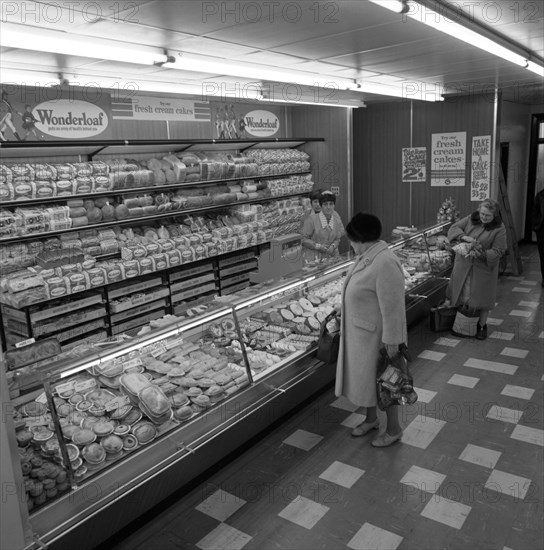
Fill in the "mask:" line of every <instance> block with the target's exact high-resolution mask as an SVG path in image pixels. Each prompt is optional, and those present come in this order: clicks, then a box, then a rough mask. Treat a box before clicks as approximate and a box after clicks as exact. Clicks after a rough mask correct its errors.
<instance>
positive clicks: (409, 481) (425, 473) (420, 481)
mask: <svg viewBox="0 0 544 550" xmlns="http://www.w3.org/2000/svg"><path fill="white" fill-rule="evenodd" d="M445 479H446V476H445V475H444V474H440V473H439V472H434V471H433V470H427V469H425V468H420V467H419V466H416V465H414V466H412V467H411V468H410V469H409V470H408V471H407V472H406V474H405V475H404V477H403V478H402V479H401V480H400V482H401V483H404V484H405V485H411V486H412V487H416V488H417V489H419V490H420V491H424V492H426V493H436V491H438V488H439V487H440V484H441V483H442V482H443V481H444V480H445Z"/></svg>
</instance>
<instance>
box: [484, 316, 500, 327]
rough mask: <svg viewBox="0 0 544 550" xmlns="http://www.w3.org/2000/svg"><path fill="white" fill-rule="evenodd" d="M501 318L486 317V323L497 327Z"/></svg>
mask: <svg viewBox="0 0 544 550" xmlns="http://www.w3.org/2000/svg"><path fill="white" fill-rule="evenodd" d="M502 323H503V319H497V318H496V317H488V318H487V324H488V325H494V326H496V327H498V326H499V325H502Z"/></svg>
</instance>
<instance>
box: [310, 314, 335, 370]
mask: <svg viewBox="0 0 544 550" xmlns="http://www.w3.org/2000/svg"><path fill="white" fill-rule="evenodd" d="M337 317H338V314H337V313H336V311H333V312H332V313H329V315H327V317H325V319H324V320H323V322H322V323H321V329H320V331H319V341H318V344H317V354H316V357H317V358H318V359H319V360H320V361H323V362H324V363H335V362H336V361H337V359H338V350H339V348H340V323H338V322H337V326H338V330H336V331H330V330H329V329H328V328H327V325H328V324H329V322H330V321H332V320H333V319H337Z"/></svg>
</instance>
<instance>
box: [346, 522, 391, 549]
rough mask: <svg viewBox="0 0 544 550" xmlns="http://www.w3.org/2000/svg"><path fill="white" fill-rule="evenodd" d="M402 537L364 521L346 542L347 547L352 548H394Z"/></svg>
mask: <svg viewBox="0 0 544 550" xmlns="http://www.w3.org/2000/svg"><path fill="white" fill-rule="evenodd" d="M401 542H402V537H401V536H400V535H397V534H396V533H391V531H386V530H385V529H382V528H381V527H376V526H375V525H372V524H370V523H365V524H364V525H363V526H362V527H361V528H360V529H359V531H357V533H355V535H354V536H353V538H352V539H351V540H350V541H349V542H348V544H347V546H348V548H353V549H354V550H396V549H397V548H398V547H399V545H400V543H401Z"/></svg>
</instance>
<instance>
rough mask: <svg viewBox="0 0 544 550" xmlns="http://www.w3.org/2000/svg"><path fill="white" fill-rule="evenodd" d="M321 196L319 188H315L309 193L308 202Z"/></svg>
mask: <svg viewBox="0 0 544 550" xmlns="http://www.w3.org/2000/svg"><path fill="white" fill-rule="evenodd" d="M320 198H321V189H315V190H314V191H312V192H311V193H310V202H311V201H315V200H319V199H320Z"/></svg>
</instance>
